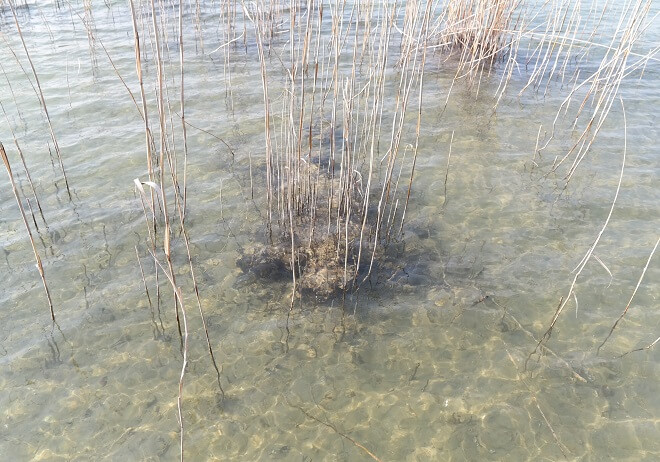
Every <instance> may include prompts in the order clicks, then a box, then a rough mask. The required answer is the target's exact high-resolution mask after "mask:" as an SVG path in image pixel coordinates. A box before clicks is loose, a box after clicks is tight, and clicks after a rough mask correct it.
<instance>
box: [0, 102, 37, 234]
mask: <svg viewBox="0 0 660 462" xmlns="http://www.w3.org/2000/svg"><path fill="white" fill-rule="evenodd" d="M0 108H2V113H3V114H4V115H5V120H6V121H7V127H9V131H10V132H11V136H12V138H13V140H14V145H15V146H16V151H17V152H18V155H19V157H20V159H21V164H22V165H23V171H25V176H26V177H27V179H28V183H29V184H30V189H31V190H32V197H34V201H35V203H36V204H37V209H38V210H39V215H40V216H41V219H42V220H43V222H44V223H46V218H45V217H44V211H43V209H42V208H41V202H39V197H38V196H37V190H36V189H35V188H34V183H33V182H32V176H31V175H30V170H29V169H28V167H27V164H26V163H25V157H24V156H23V150H22V149H21V147H20V146H19V144H18V139H16V133H14V129H13V128H12V126H11V123H10V122H9V117H8V116H7V111H5V106H4V105H3V104H2V101H0ZM28 203H29V202H28ZM33 217H34V215H33ZM34 226H35V228H36V229H37V231H39V227H38V226H37V221H36V220H34Z"/></svg>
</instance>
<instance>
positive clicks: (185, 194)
mask: <svg viewBox="0 0 660 462" xmlns="http://www.w3.org/2000/svg"><path fill="white" fill-rule="evenodd" d="M183 58H184V55H183V0H179V66H180V68H181V90H180V103H181V115H180V117H181V129H182V131H183V207H182V208H183V210H182V211H181V226H183V222H184V221H185V217H186V203H187V198H188V185H187V178H188V134H187V131H186V111H185V104H184V102H185V98H184V88H185V86H184V68H183Z"/></svg>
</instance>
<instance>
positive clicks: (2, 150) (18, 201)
mask: <svg viewBox="0 0 660 462" xmlns="http://www.w3.org/2000/svg"><path fill="white" fill-rule="evenodd" d="M0 157H2V162H3V163H4V164H5V168H6V169H7V175H8V176H9V182H10V183H11V188H12V191H13V192H14V198H15V199H16V204H17V205H18V209H19V210H20V212H21V218H23V224H24V225H25V230H26V231H27V233H28V237H29V239H30V245H31V246H32V252H34V260H35V262H36V265H37V270H38V271H39V276H40V277H41V282H42V283H43V285H44V291H45V292H46V299H47V300H48V308H49V310H50V318H51V319H52V320H53V322H55V310H54V309H53V301H52V300H51V298H50V291H49V290H48V284H46V274H45V272H44V267H43V265H42V264H41V257H39V252H38V251H37V246H36V245H35V243H34V237H33V236H32V230H31V229H30V224H29V223H28V220H27V217H26V215H25V210H24V209H23V203H22V202H21V198H20V196H19V194H18V189H17V188H16V183H15V182H14V175H13V173H12V170H11V165H10V163H9V158H8V157H7V153H6V152H5V147H4V146H3V145H2V143H1V142H0ZM32 219H33V220H34V215H33V216H32Z"/></svg>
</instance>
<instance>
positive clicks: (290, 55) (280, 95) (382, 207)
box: [0, 0, 658, 454]
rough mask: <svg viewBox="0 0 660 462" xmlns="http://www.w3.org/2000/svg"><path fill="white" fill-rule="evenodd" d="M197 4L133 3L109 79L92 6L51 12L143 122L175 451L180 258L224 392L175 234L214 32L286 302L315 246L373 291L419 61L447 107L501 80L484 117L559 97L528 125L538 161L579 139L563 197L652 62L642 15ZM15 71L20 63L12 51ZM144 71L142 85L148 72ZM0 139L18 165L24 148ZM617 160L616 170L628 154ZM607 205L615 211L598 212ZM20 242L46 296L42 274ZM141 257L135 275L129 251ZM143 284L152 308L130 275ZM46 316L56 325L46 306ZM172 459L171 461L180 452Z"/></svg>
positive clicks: (570, 8) (401, 202)
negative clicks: (239, 112) (447, 75)
mask: <svg viewBox="0 0 660 462" xmlns="http://www.w3.org/2000/svg"><path fill="white" fill-rule="evenodd" d="M200 3H204V2H200V1H199V0H197V1H195V2H184V1H183V0H178V1H173V0H172V1H156V0H129V5H130V11H131V16H132V23H133V44H134V48H135V66H136V74H135V76H126V75H123V76H122V75H121V74H120V73H119V71H118V70H117V69H116V68H115V66H114V64H113V61H112V56H111V54H110V53H109V52H108V50H107V49H106V48H105V47H104V46H103V43H102V42H101V41H100V40H99V39H98V37H97V34H96V32H95V29H94V21H93V16H92V8H91V5H90V4H89V2H85V4H84V5H83V9H82V11H80V12H78V11H77V8H76V7H72V6H71V5H70V4H69V3H68V2H65V3H62V4H61V5H60V4H59V3H58V5H59V7H62V8H68V9H71V11H72V18H74V17H76V16H77V17H78V19H79V21H80V22H81V23H82V24H83V25H84V27H85V29H86V31H87V34H88V38H89V44H90V56H92V61H93V63H95V65H98V64H97V63H98V58H97V57H96V53H97V50H98V49H99V48H101V49H102V50H103V53H104V55H105V57H107V59H108V60H109V62H110V63H111V65H112V67H113V71H114V72H115V73H116V75H117V77H118V78H119V79H121V81H122V83H123V84H124V86H125V87H126V90H127V93H128V95H129V97H130V98H132V100H133V102H134V103H135V107H136V110H137V111H138V112H139V114H140V117H141V119H142V121H143V124H144V155H145V164H146V172H147V173H146V175H145V177H144V178H139V179H136V180H135V182H134V184H135V187H136V190H137V191H138V192H139V197H140V199H141V203H142V206H143V208H144V215H145V220H146V228H147V233H148V246H147V248H146V249H142V254H143V257H142V258H144V255H147V256H148V258H149V261H151V262H153V265H151V267H152V268H153V269H154V271H155V281H156V282H155V290H156V292H157V293H156V296H155V300H156V303H160V300H161V294H160V293H161V292H162V291H163V289H162V287H161V286H162V285H163V284H162V283H163V282H165V284H167V285H168V286H169V289H168V290H171V292H172V294H173V297H172V299H173V301H172V305H173V310H174V312H175V314H176V319H177V325H178V328H179V333H180V335H181V343H182V351H183V365H182V369H181V377H180V382H179V423H180V426H181V438H183V418H182V413H181V399H182V388H183V378H184V373H185V370H186V364H187V351H188V348H187V342H188V328H187V325H188V324H187V317H186V310H185V303H184V299H185V298H186V297H185V296H184V288H183V286H182V284H181V283H180V281H179V280H177V277H176V276H175V275H176V274H177V271H176V268H175V264H174V261H175V260H176V259H175V258H174V254H176V253H180V254H182V255H185V260H186V261H187V267H188V271H189V275H190V278H189V280H190V281H191V282H192V288H191V290H192V293H193V294H194V299H195V304H196V305H197V308H198V312H199V315H200V317H201V319H202V324H203V328H204V330H205V336H206V341H207V346H208V351H209V355H210V357H211V360H212V363H213V365H214V368H215V370H216V372H217V375H218V385H219V387H220V388H221V381H220V371H219V368H218V366H217V363H216V359H215V357H214V353H213V348H212V342H211V340H210V338H209V335H208V331H207V329H206V322H205V320H204V313H203V312H202V304H201V301H200V293H199V286H198V284H197V280H196V277H195V266H194V264H193V257H192V255H191V248H190V239H189V236H188V230H187V229H186V214H187V200H188V198H187V183H188V178H187V162H188V155H189V152H188V142H187V127H188V126H189V124H188V122H187V121H186V107H185V105H186V100H185V94H186V92H185V89H186V83H185V75H186V73H185V71H186V59H188V58H187V55H188V54H191V53H193V52H194V53H197V54H204V53H206V51H205V43H204V39H203V38H204V36H205V34H204V27H213V28H218V27H219V29H218V30H219V31H220V32H219V36H220V37H221V45H220V47H218V48H216V49H215V50H214V52H217V51H219V50H221V51H222V53H223V62H224V81H225V91H224V94H219V95H218V98H226V100H227V101H228V103H229V104H230V105H231V106H233V104H234V100H233V97H232V84H231V82H232V78H233V77H232V63H234V62H236V61H240V60H244V59H258V61H259V69H260V78H259V80H260V82H259V84H260V85H261V88H262V90H263V103H264V104H263V123H264V125H263V127H264V128H263V137H264V149H263V152H262V153H258V154H257V156H256V157H255V163H256V164H257V166H258V167H259V168H262V169H263V171H262V172H261V173H257V174H256V175H255V177H256V178H257V179H262V180H263V183H259V182H258V183H257V184H256V186H255V188H256V189H259V190H262V191H264V196H265V206H266V210H267V214H266V218H265V221H266V222H265V223H264V226H265V227H266V228H267V230H268V232H267V235H268V238H269V245H277V246H282V245H284V244H282V243H286V248H287V249H288V251H287V258H288V260H289V262H290V263H289V264H290V268H291V270H292V271H291V273H292V277H293V296H292V301H293V299H294V298H295V296H296V285H297V278H300V277H301V276H302V275H303V273H304V266H305V264H306V262H305V258H306V257H305V255H307V258H309V257H308V256H309V254H310V252H312V253H313V252H314V251H315V249H316V250H318V249H319V248H323V249H324V252H326V253H329V255H331V256H330V257H326V258H328V260H327V261H328V264H332V265H333V266H334V267H335V268H337V270H338V271H339V272H340V278H341V282H340V283H339V284H340V285H341V287H342V290H348V288H349V287H352V288H355V287H359V285H360V283H361V282H363V281H364V280H366V279H367V278H368V277H369V275H370V273H371V271H372V268H373V265H374V261H375V260H376V259H377V257H378V255H379V249H382V248H383V247H385V246H387V244H388V243H389V242H390V241H391V240H393V239H399V238H400V237H401V236H402V233H403V231H404V229H405V228H404V225H405V219H406V213H407V209H408V206H409V204H410V198H411V194H412V191H413V190H414V178H415V165H416V161H417V158H418V156H420V155H430V154H429V153H424V152H419V151H420V150H419V136H420V129H421V123H422V114H423V111H424V85H425V79H424V77H425V72H429V71H430V69H429V66H428V64H427V63H428V61H429V57H430V56H433V58H434V65H442V66H452V71H455V78H454V81H453V83H452V85H451V86H450V88H448V89H446V90H447V95H448V96H447V98H449V95H450V94H451V92H452V89H453V88H454V86H455V85H461V84H463V82H465V85H467V86H471V87H472V88H473V89H474V91H475V97H476V95H477V94H478V93H479V91H480V87H481V82H482V81H483V79H485V78H488V79H499V86H498V87H497V91H496V95H495V96H496V101H497V104H499V102H500V101H501V100H502V98H503V96H504V95H505V94H507V89H508V87H509V84H510V82H511V80H512V79H519V80H522V81H524V84H523V85H522V87H523V90H522V91H533V92H538V93H539V94H545V93H546V92H549V91H562V92H564V93H565V94H566V97H565V99H564V101H563V103H562V105H561V107H559V108H557V117H556V118H555V121H554V123H553V125H552V126H550V127H546V128H544V127H542V126H540V127H539V131H538V137H537V143H536V146H535V147H534V149H535V150H536V152H541V151H542V150H544V149H545V148H547V147H548V146H549V144H550V143H551V142H552V140H553V138H554V136H555V125H556V124H557V123H558V121H560V120H562V117H565V118H567V119H568V120H571V121H572V122H571V123H572V125H573V127H574V128H575V129H576V130H577V131H578V132H579V136H578V137H577V138H576V141H575V142H574V143H573V145H572V147H571V148H570V149H569V150H568V151H567V152H566V153H565V155H563V156H561V157H558V158H556V159H555V162H554V163H553V165H552V170H553V171H559V169H563V170H562V172H563V175H564V179H565V181H566V183H568V181H570V179H571V178H572V176H573V175H574V174H575V172H576V171H577V170H578V167H579V166H580V164H581V163H582V161H583V160H584V159H585V156H587V155H588V153H589V150H590V147H591V146H592V144H593V142H594V140H595V138H596V136H597V134H598V132H599V130H600V128H601V126H602V125H603V123H604V121H605V119H606V117H607V115H608V113H609V112H610V111H611V109H612V107H613V106H614V105H615V104H616V103H617V101H619V88H620V86H621V83H622V82H623V80H624V79H625V78H626V77H627V76H629V75H631V74H632V75H639V74H640V73H642V72H643V70H644V67H645V65H646V64H647V63H648V62H649V60H654V59H656V57H655V56H656V54H657V51H658V48H653V49H651V50H647V51H646V52H644V53H639V52H638V51H637V49H636V45H637V44H638V42H639V41H640V40H641V39H642V37H643V34H644V32H645V31H646V29H647V28H648V27H649V26H650V25H651V24H652V22H653V21H654V20H655V19H656V18H655V17H649V11H650V5H651V2H650V1H643V0H634V1H625V2H622V3H621V4H614V3H613V2H602V3H601V2H596V1H593V2H581V1H568V0H548V1H545V2H541V1H525V0H496V1H487V0H447V1H444V2H442V1H432V0H428V1H420V0H414V1H407V2H396V1H393V2H387V1H382V2H377V1H366V0H355V1H350V2H349V1H339V0H337V1H333V0H329V1H312V0H300V1H282V0H270V1H260V0H258V1H255V2H238V1H233V0H224V1H220V2H217V4H216V5H215V7H217V8H218V9H219V10H220V12H221V21H220V24H212V25H208V24H205V23H204V22H203V21H202V20H201V12H200V11H201V6H200ZM16 6H17V5H16V4H14V3H12V2H10V1H9V0H2V1H0V7H1V8H2V11H3V14H7V15H11V16H12V17H13V21H14V24H15V27H16V33H17V34H18V35H19V36H20V38H21V43H22V45H23V49H24V53H25V56H26V58H27V60H28V61H29V62H30V65H31V61H30V57H29V50H28V47H27V45H26V43H25V41H23V37H22V33H21V27H20V21H19V16H18V15H17V12H16ZM614 13H616V14H617V15H618V17H619V20H618V22H617V27H616V28H615V29H614V30H611V31H603V30H601V28H600V26H601V23H602V19H603V17H604V16H605V15H609V14H614ZM186 28H194V30H195V37H196V40H195V42H194V43H184V36H185V34H184V30H186ZM172 43H176V49H171V48H170V47H171V44H172ZM14 58H15V59H17V60H18V59H19V58H18V57H17V55H16V54H14ZM147 62H148V63H149V64H150V65H149V68H150V69H155V73H152V74H149V75H145V71H144V69H145V67H146V65H145V64H146V63H147ZM438 63H440V64H438ZM26 75H28V73H27V72H26ZM30 76H31V77H32V78H33V79H34V82H35V83H34V90H35V93H37V94H38V95H39V100H40V102H41V110H42V111H43V112H44V115H45V118H46V121H47V125H48V129H49V132H50V134H51V139H52V144H53V145H54V147H55V150H56V153H57V158H58V160H59V162H60V167H61V172H62V175H63V177H64V178H65V179H66V174H65V167H64V166H65V160H66V153H63V154H62V153H60V151H59V147H58V145H57V138H56V133H55V130H54V129H53V126H52V124H51V121H50V118H49V116H48V107H47V102H46V99H45V97H44V95H43V93H42V92H41V88H40V86H39V80H38V70H37V69H35V68H34V66H31V72H30ZM129 79H133V82H134V81H137V83H138V87H139V94H133V92H131V90H130V89H129V87H130V86H129V85H127V84H126V82H127V81H130V80H129ZM519 86H520V85H519ZM622 104H623V103H622ZM571 108H572V109H571ZM3 111H4V108H3ZM7 121H8V123H9V120H8V119H7ZM14 141H15V144H16V149H17V153H18V154H19V155H20V154H21V150H20V146H19V145H18V142H17V141H16V139H14ZM530 149H531V147H530ZM1 152H2V157H3V161H4V164H5V166H6V168H7V172H8V173H9V177H10V180H11V182H12V185H14V179H13V174H12V169H11V163H10V157H11V156H8V155H6V154H5V150H4V148H3V149H2V151H1ZM190 154H191V155H203V154H202V153H190ZM624 156H625V153H624ZM20 159H21V165H22V167H23V170H24V172H25V176H26V178H27V179H28V180H30V186H31V193H30V197H31V198H32V200H30V199H29V198H28V197H27V196H26V195H25V194H23V198H21V194H20V191H19V189H18V188H16V187H14V191H15V195H16V200H17V203H18V204H19V207H20V208H21V211H23V209H24V207H23V203H24V201H25V203H26V204H27V205H28V210H29V211H30V213H31V215H32V224H31V223H30V220H29V219H28V217H27V214H26V213H23V217H24V222H25V226H26V228H27V230H28V234H29V235H30V236H31V233H32V231H31V226H34V227H35V229H36V230H37V231H38V226H37V219H36V217H35V212H34V210H33V208H32V206H33V205H35V206H36V207H37V208H38V211H39V214H40V215H41V217H42V219H43V212H42V211H41V206H40V204H39V201H38V198H37V191H36V190H35V189H34V187H33V186H32V182H31V179H30V176H29V170H28V166H27V165H26V164H25V161H24V159H23V157H22V155H21V156H20ZM623 162H624V165H625V157H624V161H623ZM622 171H623V170H622ZM617 193H618V190H617ZM615 202H616V196H615V198H614V201H613V203H612V207H614V203H615ZM610 215H611V213H610ZM608 220H609V217H608ZM605 226H607V222H605V224H604V226H603V228H602V230H601V231H600V234H598V237H597V238H596V240H595V241H594V243H593V245H592V246H591V247H590V248H589V250H588V251H587V253H586V255H585V257H584V258H583V259H582V261H581V262H580V265H579V267H578V271H577V272H576V274H575V279H573V282H572V285H571V287H570V289H569V291H568V294H567V295H566V296H565V297H564V298H563V299H562V302H560V304H559V307H558V308H557V310H556V313H555V315H554V317H553V318H552V321H551V324H550V327H549V329H548V331H547V332H546V335H545V336H544V337H542V339H541V341H543V340H547V339H548V338H549V335H550V332H551V330H552V327H553V326H554V325H555V322H556V320H557V318H558V316H559V314H560V313H561V312H562V310H563V308H564V307H565V306H566V304H567V303H568V302H569V301H571V300H573V299H574V298H575V297H576V294H575V290H574V288H575V283H576V281H577V279H578V277H579V276H580V274H581V270H582V269H583V268H584V267H585V265H586V264H587V263H588V262H589V261H590V259H591V257H592V256H593V251H594V249H595V247H596V245H597V244H598V240H599V238H600V235H601V234H602V232H603V230H604V229H605ZM31 240H32V239H31ZM32 242H33V249H34V253H35V258H36V261H37V265H38V268H39V272H40V275H41V277H42V280H43V282H44V287H45V288H46V293H47V295H48V286H47V284H46V278H45V274H44V271H43V265H42V264H41V259H40V258H39V253H38V249H37V247H36V245H35V244H34V241H33V240H32ZM656 247H657V244H656ZM136 250H137V249H136ZM328 251H329V252H328ZM654 251H655V248H654V249H653V252H654ZM653 252H652V253H651V255H650V257H652V256H653ZM650 257H649V261H650ZM138 260H139V261H140V268H141V270H142V261H141V257H140V252H139V251H138ZM647 267H648V264H647ZM142 271H143V270H142ZM644 273H645V270H644V272H643V273H642V277H643V275H644ZM142 274H143V279H144V280H145V284H144V285H145V289H146V290H147V296H148V297H149V300H150V303H151V300H152V299H151V296H150V295H149V287H148V284H147V281H146V278H144V271H143V272H142ZM163 278H164V279H163ZM640 282H641V278H640ZM638 286H639V284H638ZM633 296H634V293H633ZM49 300H50V297H49ZM631 301H632V298H631ZM49 303H50V302H49ZM627 309H628V307H627V308H626V310H627ZM51 314H52V317H53V319H54V316H55V315H54V311H53V309H52V304H51ZM622 316H623V314H622ZM612 329H614V327H613V328H612ZM541 341H539V345H540V344H541ZM656 342H657V340H656ZM654 344H655V342H654ZM537 348H538V346H537ZM181 444H182V448H183V439H182V440H181ZM182 454H183V449H182Z"/></svg>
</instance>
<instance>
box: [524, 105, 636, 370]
mask: <svg viewBox="0 0 660 462" xmlns="http://www.w3.org/2000/svg"><path fill="white" fill-rule="evenodd" d="M619 100H620V102H621V109H622V110H623V114H624V119H623V120H624V124H623V156H622V157H623V159H622V162H621V173H620V174H619V182H618V184H617V187H616V191H615V193H614V199H613V200H612V205H611V206H610V211H609V213H608V215H607V218H606V219H605V223H604V224H603V227H602V228H601V230H600V232H599V233H598V235H597V236H596V239H595V240H594V242H593V244H591V246H590V247H589V249H588V250H587V252H586V253H585V255H584V257H582V260H580V263H578V265H577V267H576V268H575V269H574V270H573V272H574V273H575V276H574V277H573V280H572V281H571V285H570V288H569V289H568V293H567V295H566V297H565V298H562V299H561V300H560V302H559V306H558V307H557V309H556V310H555V313H554V315H553V317H552V320H551V321H550V325H549V327H548V329H547V330H546V331H545V333H544V334H543V336H542V337H541V339H540V340H539V341H538V342H537V344H536V347H535V348H534V350H533V351H532V352H531V353H530V354H529V356H528V358H527V361H529V359H530V358H531V357H532V356H533V355H534V354H536V353H537V352H538V349H539V347H540V346H541V345H542V344H543V342H547V341H548V340H549V339H550V336H551V334H552V329H553V328H554V327H555V324H556V323H557V320H558V319H559V316H560V315H561V313H562V311H563V310H564V308H565V307H566V305H567V303H568V301H569V300H570V299H571V296H573V297H574V300H575V301H576V303H577V294H576V293H575V285H576V284H577V280H578V278H579V277H580V275H581V274H582V271H583V270H584V268H585V267H586V266H587V263H589V260H590V259H591V257H592V256H593V255H594V250H595V249H596V246H597V245H598V243H599V242H600V238H601V237H602V235H603V233H604V232H605V228H607V225H608V224H609V222H610V218H611V217H612V213H613V212H614V206H615V204H616V201H617V199H618V197H619V191H620V189H621V183H622V181H623V171H624V169H625V166H626V153H627V149H628V142H627V139H628V137H627V132H628V128H627V123H626V118H625V107H624V105H623V99H621V98H619ZM527 361H526V363H527Z"/></svg>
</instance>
